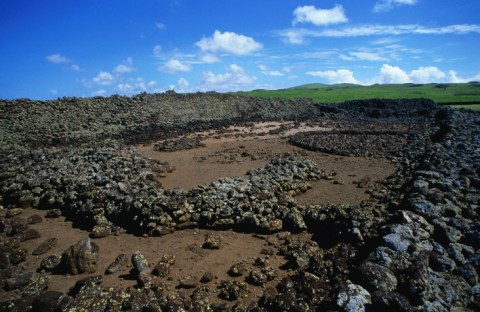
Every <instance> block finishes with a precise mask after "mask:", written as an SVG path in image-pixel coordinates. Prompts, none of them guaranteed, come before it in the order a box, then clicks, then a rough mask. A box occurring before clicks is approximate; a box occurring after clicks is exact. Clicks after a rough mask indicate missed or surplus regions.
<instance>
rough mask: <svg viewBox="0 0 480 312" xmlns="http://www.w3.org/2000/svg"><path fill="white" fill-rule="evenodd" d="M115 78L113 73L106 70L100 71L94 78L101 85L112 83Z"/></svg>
mask: <svg viewBox="0 0 480 312" xmlns="http://www.w3.org/2000/svg"><path fill="white" fill-rule="evenodd" d="M113 80H114V78H113V75H112V74H110V73H109V72H104V71H101V72H99V73H98V75H97V76H95V77H94V78H93V82H94V83H96V84H97V85H101V86H108V85H111V84H112V83H113Z"/></svg>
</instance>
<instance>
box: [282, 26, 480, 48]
mask: <svg viewBox="0 0 480 312" xmlns="http://www.w3.org/2000/svg"><path fill="white" fill-rule="evenodd" d="M469 33H477V34H480V25H478V24H457V25H449V26H440V27H428V26H422V25H412V24H407V25H394V26H392V25H362V26H354V27H343V28H330V29H324V30H311V29H295V28H291V29H284V30H281V31H279V32H278V34H279V35H280V37H282V39H283V41H284V42H286V43H291V44H301V43H303V42H304V41H305V38H308V37H313V38H348V37H361V36H399V35H448V34H452V35H465V34H469Z"/></svg>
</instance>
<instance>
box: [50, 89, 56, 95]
mask: <svg viewBox="0 0 480 312" xmlns="http://www.w3.org/2000/svg"><path fill="white" fill-rule="evenodd" d="M50 94H51V95H58V90H50Z"/></svg>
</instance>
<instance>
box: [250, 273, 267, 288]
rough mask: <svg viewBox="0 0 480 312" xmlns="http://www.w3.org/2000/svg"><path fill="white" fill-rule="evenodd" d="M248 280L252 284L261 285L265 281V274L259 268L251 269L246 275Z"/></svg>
mask: <svg viewBox="0 0 480 312" xmlns="http://www.w3.org/2000/svg"><path fill="white" fill-rule="evenodd" d="M248 281H249V282H250V283H252V284H253V285H257V286H260V285H263V284H265V283H266V282H267V276H266V275H265V274H263V272H262V271H261V270H260V269H253V270H252V271H251V272H250V274H249V275H248Z"/></svg>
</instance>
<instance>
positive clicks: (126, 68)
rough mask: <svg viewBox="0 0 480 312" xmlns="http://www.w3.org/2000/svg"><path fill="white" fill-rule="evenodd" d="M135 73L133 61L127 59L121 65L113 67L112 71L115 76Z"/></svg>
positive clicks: (129, 58)
mask: <svg viewBox="0 0 480 312" xmlns="http://www.w3.org/2000/svg"><path fill="white" fill-rule="evenodd" d="M133 71H135V67H133V59H132V58H131V57H128V58H127V59H126V60H125V61H123V62H122V64H119V65H117V66H115V69H114V70H113V72H114V73H117V74H127V73H131V72H133Z"/></svg>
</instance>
